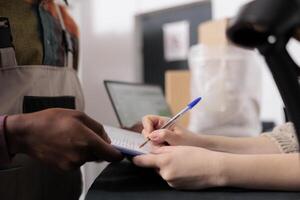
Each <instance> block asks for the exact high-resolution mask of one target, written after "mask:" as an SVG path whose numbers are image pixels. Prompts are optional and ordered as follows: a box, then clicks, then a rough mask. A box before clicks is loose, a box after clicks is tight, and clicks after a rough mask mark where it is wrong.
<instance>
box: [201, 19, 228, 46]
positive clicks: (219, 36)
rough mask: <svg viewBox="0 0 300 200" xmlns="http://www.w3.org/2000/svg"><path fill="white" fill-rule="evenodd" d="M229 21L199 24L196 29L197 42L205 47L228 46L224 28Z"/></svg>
mask: <svg viewBox="0 0 300 200" xmlns="http://www.w3.org/2000/svg"><path fill="white" fill-rule="evenodd" d="M228 23H229V19H221V20H215V21H208V22H204V23H201V24H200V25H199V27H198V42H199V43H201V44H205V45H213V46H215V45H228V44H230V43H229V40H228V39H227V37H226V28H227V26H228Z"/></svg>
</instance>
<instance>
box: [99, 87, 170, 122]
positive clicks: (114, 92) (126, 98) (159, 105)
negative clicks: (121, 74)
mask: <svg viewBox="0 0 300 200" xmlns="http://www.w3.org/2000/svg"><path fill="white" fill-rule="evenodd" d="M104 83H105V87H106V90H107V92H108V94H109V97H110V100H111V102H112V104H113V107H114V110H115V112H116V114H117V117H118V120H119V123H120V125H121V126H124V127H131V126H133V125H134V124H136V123H137V122H138V121H141V120H142V118H143V117H144V116H145V115H149V114H150V115H161V116H167V117H170V116H171V112H170V109H169V107H168V105H167V103H166V101H165V98H164V95H163V92H162V89H161V88H160V87H159V86H155V85H145V84H135V83H125V82H116V81H104Z"/></svg>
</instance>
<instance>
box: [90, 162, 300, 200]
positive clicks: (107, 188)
mask: <svg viewBox="0 0 300 200" xmlns="http://www.w3.org/2000/svg"><path fill="white" fill-rule="evenodd" d="M96 199H97V200H106V199H109V200H117V199H120V200H127V199H128V200H135V199H143V200H148V199H149V200H154V199H163V200H169V199H172V200H175V199H184V200H189V199H201V200H225V199H229V200H236V199H243V200H267V199H271V200H300V192H272V191H255V190H244V189H237V188H217V189H207V190H200V191H178V190H174V189H172V188H170V187H169V186H168V185H167V184H166V182H164V181H163V180H162V179H161V178H160V177H159V176H158V175H157V174H156V173H155V172H154V171H153V170H151V169H141V168H137V167H135V166H134V165H132V164H131V163H130V162H128V161H122V162H121V163H114V164H110V165H109V166H108V167H107V168H106V169H105V170H104V171H103V172H102V173H101V174H100V175H99V177H98V178H97V179H96V180H95V182H94V184H93V185H92V187H91V189H90V190H89V192H88V194H87V197H86V200H96Z"/></svg>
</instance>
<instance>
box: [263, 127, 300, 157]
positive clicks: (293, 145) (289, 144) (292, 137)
mask: <svg viewBox="0 0 300 200" xmlns="http://www.w3.org/2000/svg"><path fill="white" fill-rule="evenodd" d="M262 135H263V136H265V137H268V138H269V139H271V140H272V141H273V142H275V143H276V144H277V145H278V147H279V149H280V151H281V152H282V153H296V152H299V144H298V140H297V136H296V132H295V129H294V125H293V124H292V123H290V122H289V123H286V124H283V125H280V126H277V127H275V128H274V129H273V131H272V132H268V133H263V134H262Z"/></svg>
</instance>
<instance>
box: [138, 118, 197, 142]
mask: <svg viewBox="0 0 300 200" xmlns="http://www.w3.org/2000/svg"><path fill="white" fill-rule="evenodd" d="M168 120H169V118H167V117H161V116H155V115H147V116H145V117H144V118H143V127H144V129H143V131H142V133H143V135H144V136H145V137H147V138H150V140H151V141H152V142H153V143H154V145H158V146H161V145H163V144H164V143H168V144H170V145H172V146H176V145H185V146H197V144H198V143H199V142H198V135H196V134H194V133H192V132H190V131H188V130H187V129H185V128H183V127H181V126H180V125H177V124H174V125H173V126H171V127H170V128H168V129H160V127H162V126H163V125H164V124H165V123H166V122H167V121H168Z"/></svg>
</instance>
